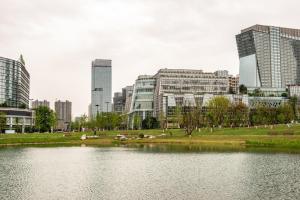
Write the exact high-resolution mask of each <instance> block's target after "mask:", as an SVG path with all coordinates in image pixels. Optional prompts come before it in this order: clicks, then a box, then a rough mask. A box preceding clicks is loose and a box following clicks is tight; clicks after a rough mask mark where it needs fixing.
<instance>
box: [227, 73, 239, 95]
mask: <svg viewBox="0 0 300 200" xmlns="http://www.w3.org/2000/svg"><path fill="white" fill-rule="evenodd" d="M228 79H229V80H228V81H229V90H230V92H232V93H234V94H238V93H239V76H228Z"/></svg>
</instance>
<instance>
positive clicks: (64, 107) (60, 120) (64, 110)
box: [55, 101, 72, 130]
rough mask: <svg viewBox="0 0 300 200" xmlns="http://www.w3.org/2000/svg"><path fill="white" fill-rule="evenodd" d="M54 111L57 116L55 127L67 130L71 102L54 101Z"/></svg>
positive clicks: (69, 120) (69, 122) (70, 114)
mask: <svg viewBox="0 0 300 200" xmlns="http://www.w3.org/2000/svg"><path fill="white" fill-rule="evenodd" d="M55 113H56V117H57V129H58V130H68V129H69V126H70V124H71V122H72V102H70V101H56V102H55Z"/></svg>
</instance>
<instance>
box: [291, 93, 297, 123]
mask: <svg viewBox="0 0 300 200" xmlns="http://www.w3.org/2000/svg"><path fill="white" fill-rule="evenodd" d="M297 102H298V99H297V96H292V97H291V98H290V100H289V104H290V105H291V107H292V109H293V113H294V116H295V118H297V116H298V113H297Z"/></svg>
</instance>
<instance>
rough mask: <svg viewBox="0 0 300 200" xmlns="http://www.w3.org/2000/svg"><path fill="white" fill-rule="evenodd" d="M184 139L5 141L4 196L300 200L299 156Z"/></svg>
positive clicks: (0, 194) (0, 169)
mask: <svg viewBox="0 0 300 200" xmlns="http://www.w3.org/2000/svg"><path fill="white" fill-rule="evenodd" d="M219 150H220V151H218V149H211V147H210V148H207V149H206V148H204V147H201V148H200V147H198V146H193V145H192V146H182V145H142V146H139V148H136V147H135V148H133V147H132V146H131V147H113V148H112V147H104V148H96V147H59V148H58V147H55V148H49V147H44V148H1V149H0V180H1V181H0V199H114V200H115V199H133V200H134V199H225V200H226V199H297V198H298V197H299V196H300V181H299V180H300V168H299V166H300V155H299V154H284V153H276V154H274V153H262V152H260V153H248V152H236V151H235V150H232V149H228V151H226V152H224V151H223V150H224V149H222V150H221V149H219Z"/></svg>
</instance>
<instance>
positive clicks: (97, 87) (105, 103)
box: [91, 59, 112, 117]
mask: <svg viewBox="0 0 300 200" xmlns="http://www.w3.org/2000/svg"><path fill="white" fill-rule="evenodd" d="M91 86H92V88H91V92H92V95H91V114H92V117H95V116H96V115H97V113H98V112H111V110H112V105H111V100H112V69H111V60H103V59H96V60H94V61H93V62H92V84H91Z"/></svg>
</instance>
